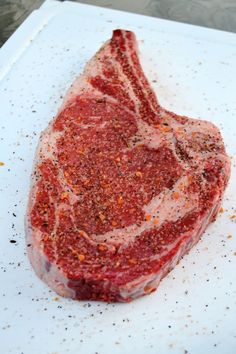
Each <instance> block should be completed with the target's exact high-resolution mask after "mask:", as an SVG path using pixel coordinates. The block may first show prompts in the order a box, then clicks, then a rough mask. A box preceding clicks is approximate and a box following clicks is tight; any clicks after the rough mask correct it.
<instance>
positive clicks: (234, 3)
mask: <svg viewBox="0 0 236 354" xmlns="http://www.w3.org/2000/svg"><path fill="white" fill-rule="evenodd" d="M79 2H82V3H86V4H94V5H98V6H104V7H108V8H114V9H119V10H125V11H130V12H136V13H140V14H145V15H149V16H155V17H159V18H165V19H170V20H174V21H181V22H186V23H192V24H196V25H200V26H206V27H211V28H217V29H221V30H225V31H231V32H236V0H80V1H79ZM42 3H43V1H42V0H0V46H1V45H2V44H3V43H4V42H5V41H6V40H7V38H8V37H9V36H10V35H11V34H12V33H13V32H14V30H15V29H16V28H17V27H18V26H19V25H20V24H21V22H22V21H23V20H24V19H25V18H26V17H27V16H28V14H29V13H30V12H31V11H33V10H34V9H36V8H38V7H39V6H40V5H41V4H42Z"/></svg>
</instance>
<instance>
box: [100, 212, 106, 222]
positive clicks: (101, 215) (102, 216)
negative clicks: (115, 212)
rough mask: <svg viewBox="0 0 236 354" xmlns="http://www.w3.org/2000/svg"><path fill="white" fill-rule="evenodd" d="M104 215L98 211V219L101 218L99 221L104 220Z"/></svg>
mask: <svg viewBox="0 0 236 354" xmlns="http://www.w3.org/2000/svg"><path fill="white" fill-rule="evenodd" d="M105 218H106V217H105V215H104V214H102V213H99V219H100V220H101V221H104V220H105Z"/></svg>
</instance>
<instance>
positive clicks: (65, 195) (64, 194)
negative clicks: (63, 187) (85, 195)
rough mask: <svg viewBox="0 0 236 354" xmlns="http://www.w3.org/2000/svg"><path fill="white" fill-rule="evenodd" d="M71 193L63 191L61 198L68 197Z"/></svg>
mask: <svg viewBox="0 0 236 354" xmlns="http://www.w3.org/2000/svg"><path fill="white" fill-rule="evenodd" d="M68 196H69V193H68V192H62V193H61V200H64V199H68Z"/></svg>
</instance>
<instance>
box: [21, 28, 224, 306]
mask: <svg viewBox="0 0 236 354" xmlns="http://www.w3.org/2000/svg"><path fill="white" fill-rule="evenodd" d="M229 175H230V162H229V158H228V156H227V154H226V152H225V148H224V144H223V141H222V138H221V135H220V132H219V130H218V129H217V128H216V127H215V126H214V125H213V124H212V123H209V122H207V121H203V120H197V119H190V118H187V117H184V116H179V115H176V114H174V113H171V112H169V111H166V110H165V109H163V108H162V107H161V106H160V105H159V104H158V102H157V99H156V96H155V93H154V92H153V90H152V88H151V87H150V85H149V83H148V81H147V79H146V77H145V75H144V73H143V71H142V68H141V66H140V62H139V58H138V54H137V43H136V39H135V35H134V34H133V33H132V32H129V31H125V30H115V31H114V32H113V36H112V38H111V40H109V41H108V42H107V43H105V45H104V46H103V47H102V48H101V49H100V51H99V52H98V53H97V54H96V55H95V56H94V57H93V58H92V59H91V61H90V62H89V63H88V64H87V66H86V68H85V71H84V73H83V74H82V75H81V76H80V77H79V78H78V79H76V81H75V82H74V84H73V85H72V87H71V89H70V90H69V92H68V93H67V95H66V98H65V100H64V103H63V106H62V108H61V109H60V111H59V113H58V114H57V116H56V117H55V118H54V119H53V121H52V122H51V123H50V124H49V126H48V128H47V129H46V130H45V131H44V132H43V133H42V135H41V137H40V142H39V146H38V149H37V153H36V161H35V167H34V171H33V175H32V187H31V192H30V196H29V203H28V210H27V235H28V236H27V243H28V250H29V257H30V261H31V263H32V265H33V267H34V269H35V271H36V273H37V274H38V276H39V277H40V278H41V279H43V280H44V281H45V282H46V283H47V284H48V285H49V286H50V287H51V288H52V289H54V290H55V291H56V292H57V293H59V294H60V295H63V296H68V297H71V298H74V299H79V300H80V299H89V300H104V301H130V300H132V299H134V298H137V297H139V296H141V295H144V294H148V293H150V292H152V291H154V290H155V289H156V288H157V286H158V284H159V282H160V280H161V279H162V278H163V277H164V276H165V275H166V274H167V273H168V272H169V271H170V270H171V269H172V268H173V267H174V266H175V265H176V263H177V262H178V261H179V259H180V258H181V257H182V256H183V255H184V254H186V253H187V252H188V251H189V249H190V248H191V247H192V246H193V245H194V244H195V243H196V242H197V241H198V240H199V238H200V236H201V235H202V233H203V232H204V230H205V229H206V227H207V225H208V224H209V223H210V222H212V221H213V220H214V219H215V217H216V215H217V213H218V210H219V207H220V205H221V200H222V196H223V192H224V190H225V187H226V185H227V182H228V179H229Z"/></svg>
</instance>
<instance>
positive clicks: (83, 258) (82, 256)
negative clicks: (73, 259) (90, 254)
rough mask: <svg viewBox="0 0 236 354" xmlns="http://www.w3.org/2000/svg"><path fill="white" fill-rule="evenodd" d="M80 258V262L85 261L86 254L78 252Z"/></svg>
mask: <svg viewBox="0 0 236 354" xmlns="http://www.w3.org/2000/svg"><path fill="white" fill-rule="evenodd" d="M78 259H79V260H80V262H83V261H84V260H85V255H84V254H78Z"/></svg>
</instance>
